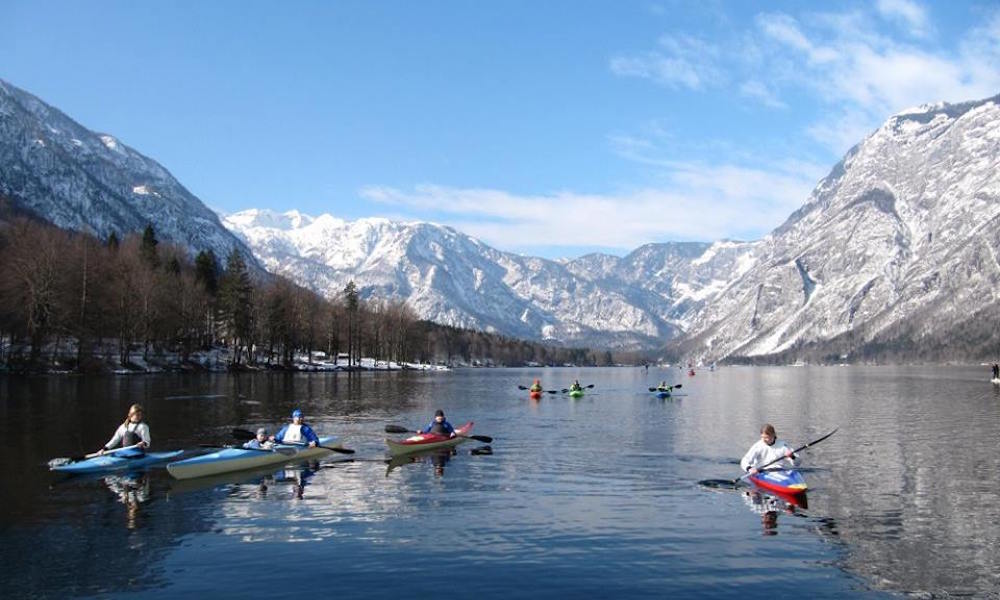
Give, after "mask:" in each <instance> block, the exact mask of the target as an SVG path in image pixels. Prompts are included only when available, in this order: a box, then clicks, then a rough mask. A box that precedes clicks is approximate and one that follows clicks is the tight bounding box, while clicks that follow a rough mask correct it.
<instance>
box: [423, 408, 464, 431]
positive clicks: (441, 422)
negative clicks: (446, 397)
mask: <svg viewBox="0 0 1000 600" xmlns="http://www.w3.org/2000/svg"><path fill="white" fill-rule="evenodd" d="M417 433H433V434H436V435H446V436H448V437H454V435H455V428H454V427H452V426H451V423H449V422H448V420H447V419H445V418H444V411H443V410H441V409H440V408H439V409H437V410H436V411H434V420H433V421H431V422H430V423H428V424H427V427H424V428H423V429H420V430H418V431H417Z"/></svg>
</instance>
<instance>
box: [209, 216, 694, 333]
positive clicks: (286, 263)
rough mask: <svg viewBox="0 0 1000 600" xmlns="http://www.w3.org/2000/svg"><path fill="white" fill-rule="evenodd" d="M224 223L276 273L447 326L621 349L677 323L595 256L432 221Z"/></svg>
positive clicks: (234, 219) (247, 219)
mask: <svg viewBox="0 0 1000 600" xmlns="http://www.w3.org/2000/svg"><path fill="white" fill-rule="evenodd" d="M223 222H224V224H225V225H226V226H227V227H230V228H231V229H232V231H233V232H235V233H236V234H237V235H239V236H240V237H241V238H242V239H243V240H245V241H246V242H247V244H248V245H249V246H250V247H252V248H253V249H254V252H255V253H256V255H257V256H258V258H259V260H261V262H262V263H263V264H264V265H265V266H266V267H267V268H268V269H269V270H271V271H273V272H277V273H280V274H282V275H285V276H287V277H290V278H291V279H293V280H295V281H297V282H299V283H301V284H303V285H306V286H308V287H311V288H312V289H314V290H316V291H318V292H320V293H322V294H325V295H328V296H333V295H336V294H339V293H340V292H341V291H342V290H343V288H344V286H345V285H346V284H347V282H348V281H350V280H354V281H355V282H356V284H357V285H358V286H359V288H360V290H361V291H362V294H363V295H364V296H366V297H383V298H390V297H391V298H405V299H407V301H408V302H409V304H410V305H411V306H412V307H413V308H414V309H415V310H416V311H417V313H418V314H420V315H421V316H422V317H424V318H427V319H431V320H434V321H437V322H440V323H446V324H450V325H456V326H460V327H472V328H479V329H484V330H487V331H496V332H500V333H503V334H506V335H511V336H517V337H522V338H526V339H548V340H558V341H561V342H565V343H578V344H595V345H615V346H620V347H649V346H654V345H658V344H660V343H662V340H663V339H664V338H666V337H669V336H671V335H672V334H673V333H674V332H675V331H676V330H677V327H676V325H674V324H671V323H670V322H669V320H668V319H669V317H668V316H667V315H668V313H669V311H668V310H666V308H665V306H666V305H667V304H669V302H668V301H666V300H664V299H663V298H657V303H658V304H662V305H664V306H663V307H661V306H659V305H657V306H655V307H651V306H650V305H648V304H647V303H644V302H643V300H646V298H644V297H643V293H641V292H640V291H638V290H641V287H642V286H639V285H635V286H634V288H635V289H631V288H630V289H620V288H619V287H617V286H616V282H618V281H620V280H621V276H620V275H614V274H611V273H605V272H601V271H600V270H597V271H594V272H590V271H588V268H587V266H586V264H587V260H586V259H578V260H576V261H572V262H570V263H567V264H562V263H559V262H556V261H551V260H545V259H541V258H533V257H525V256H521V255H517V254H512V253H507V252H501V251H499V250H496V249H494V248H491V247H489V246H487V245H485V244H483V243H482V242H480V241H478V240H476V239H474V238H471V237H469V236H467V235H464V234H462V233H460V232H458V231H456V230H454V229H452V228H450V227H442V226H440V225H434V224H431V223H401V222H393V221H389V220H386V219H360V220H357V221H352V222H348V221H343V220H340V219H336V218H334V217H331V216H330V215H322V216H319V217H316V218H312V217H309V216H305V215H301V214H299V213H296V212H288V213H284V214H277V213H274V212H271V211H266V210H256V209H254V210H247V211H243V212H240V213H237V214H234V215H229V216H227V217H225V218H224V221H223ZM602 260H606V261H608V262H610V264H614V262H615V261H620V260H621V259H616V258H614V257H606V259H602ZM595 261H596V259H595ZM649 283H650V285H652V284H653V283H655V282H649ZM646 295H648V296H651V297H652V296H655V293H653V292H649V293H648V294H646Z"/></svg>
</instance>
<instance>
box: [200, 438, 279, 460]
mask: <svg viewBox="0 0 1000 600" xmlns="http://www.w3.org/2000/svg"><path fill="white" fill-rule="evenodd" d="M254 437H257V436H254ZM198 447H199V448H233V446H223V445H222V444H198ZM234 449H235V450H255V451H257V452H277V453H278V454H284V455H285V456H295V455H296V454H298V453H299V451H298V450H296V449H295V448H271V449H270V450H269V449H267V448H244V447H243V446H240V447H236V448H234Z"/></svg>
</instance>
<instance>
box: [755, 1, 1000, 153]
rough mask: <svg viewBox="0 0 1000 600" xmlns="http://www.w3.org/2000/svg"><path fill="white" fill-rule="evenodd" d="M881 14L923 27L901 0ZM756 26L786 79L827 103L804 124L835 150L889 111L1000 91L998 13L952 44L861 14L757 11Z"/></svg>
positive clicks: (916, 11)
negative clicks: (917, 40) (924, 43)
mask: <svg viewBox="0 0 1000 600" xmlns="http://www.w3.org/2000/svg"><path fill="white" fill-rule="evenodd" d="M878 10H879V14H880V15H883V16H886V17H889V18H892V19H903V20H905V22H906V23H907V24H908V25H909V26H910V28H911V30H912V32H914V34H916V32H918V31H927V23H926V21H927V15H926V12H925V11H924V10H923V9H922V8H921V7H920V6H918V5H916V4H914V3H912V2H907V1H904V0H884V1H883V2H880V3H879V4H878ZM757 27H758V30H759V31H760V33H761V34H762V36H763V39H764V40H769V41H770V42H771V44H772V50H775V49H778V50H780V49H784V50H785V51H786V52H785V53H783V54H778V53H777V52H772V56H780V59H777V58H775V59H773V60H774V61H778V60H787V61H791V63H792V68H791V69H785V70H784V71H783V72H784V73H785V74H788V75H789V76H788V78H787V79H786V80H785V81H783V83H784V84H786V85H789V84H791V85H797V86H799V87H801V88H803V89H806V90H810V91H811V92H812V93H813V94H814V95H815V96H816V97H817V98H818V99H820V100H821V101H822V102H824V103H826V104H827V105H829V106H834V107H837V108H836V110H834V111H831V112H830V113H829V116H828V117H824V118H823V119H821V120H820V121H818V122H816V123H814V124H813V125H811V126H810V127H808V129H807V131H808V133H809V134H810V135H812V136H813V137H814V138H815V139H817V140H818V141H821V142H823V143H826V144H828V147H829V148H830V150H831V151H833V152H835V153H840V152H843V151H844V150H846V149H847V148H848V147H849V146H851V145H853V144H854V143H856V142H857V141H859V139H858V138H854V137H853V136H855V135H858V134H859V133H862V132H863V131H870V130H872V129H874V128H875V127H877V125H878V124H879V123H881V122H882V121H884V120H885V118H886V117H888V116H889V115H890V114H893V113H895V112H898V111H900V110H903V109H905V108H908V107H911V106H915V105H918V104H923V103H926V102H933V101H938V100H948V101H961V100H969V99H977V98H984V97H988V96H991V95H993V94H996V93H997V91H1000V69H997V68H996V65H997V64H1000V13H993V14H992V15H990V17H989V18H988V19H987V20H986V23H985V24H984V25H982V26H980V27H977V28H975V29H972V30H970V31H968V32H966V34H965V36H964V38H963V41H962V42H961V43H960V44H958V45H957V47H956V48H954V49H952V50H938V49H928V48H923V47H917V46H914V45H912V44H910V43H907V42H901V41H899V40H897V39H894V38H892V37H890V36H888V35H885V34H883V33H880V32H879V31H877V30H876V29H875V28H874V27H873V26H872V25H871V24H870V19H868V18H866V16H865V15H863V14H860V13H856V12H850V13H841V14H816V15H806V16H804V17H802V21H801V22H800V21H799V20H796V19H794V18H793V17H791V16H789V15H785V14H780V13H779V14H769V15H760V16H758V18H757Z"/></svg>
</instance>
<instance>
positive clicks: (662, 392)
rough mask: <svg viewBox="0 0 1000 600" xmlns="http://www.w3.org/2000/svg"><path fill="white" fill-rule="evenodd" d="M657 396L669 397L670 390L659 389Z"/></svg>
mask: <svg viewBox="0 0 1000 600" xmlns="http://www.w3.org/2000/svg"><path fill="white" fill-rule="evenodd" d="M656 397H657V398H669V397H670V392H668V391H666V390H658V391H657V392H656Z"/></svg>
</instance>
